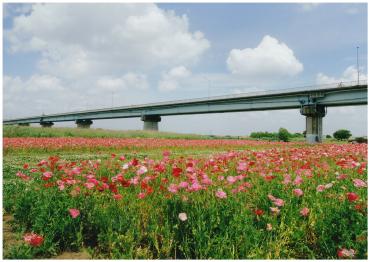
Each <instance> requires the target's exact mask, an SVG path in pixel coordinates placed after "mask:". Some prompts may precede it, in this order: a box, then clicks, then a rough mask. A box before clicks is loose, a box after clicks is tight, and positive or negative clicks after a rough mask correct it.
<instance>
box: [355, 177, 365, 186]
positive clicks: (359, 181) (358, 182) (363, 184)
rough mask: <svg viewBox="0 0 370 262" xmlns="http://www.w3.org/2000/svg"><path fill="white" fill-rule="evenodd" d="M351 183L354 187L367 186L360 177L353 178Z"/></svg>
mask: <svg viewBox="0 0 370 262" xmlns="http://www.w3.org/2000/svg"><path fill="white" fill-rule="evenodd" d="M353 185H354V186H355V187H367V184H366V182H364V181H362V180H361V179H358V178H355V179H353Z"/></svg>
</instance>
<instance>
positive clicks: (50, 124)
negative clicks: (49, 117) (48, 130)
mask: <svg viewBox="0 0 370 262" xmlns="http://www.w3.org/2000/svg"><path fill="white" fill-rule="evenodd" d="M40 125H41V126H42V127H52V126H53V125H54V123H53V122H50V121H49V122H40Z"/></svg>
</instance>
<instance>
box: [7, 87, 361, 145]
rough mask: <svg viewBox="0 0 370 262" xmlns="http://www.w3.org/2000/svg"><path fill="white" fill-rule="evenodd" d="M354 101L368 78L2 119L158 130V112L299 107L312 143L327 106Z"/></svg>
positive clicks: (319, 131)
mask: <svg viewBox="0 0 370 262" xmlns="http://www.w3.org/2000/svg"><path fill="white" fill-rule="evenodd" d="M353 105H367V80H363V81H356V82H341V83H336V84H330V85H321V86H310V87H302V88H291V89H284V90H282V89H280V90H275V91H263V92H254V93H246V94H238V95H228V96H216V97H209V98H200V99H189V100H177V101H170V102H163V103H151V104H143V105H134V106H123V107H114V108H103V109H95V110H86V111H76V112H68V113H60V114H50V115H42V116H34V117H24V118H17V119H8V120H4V121H3V123H4V124H5V125H6V124H19V125H29V124H30V123H40V124H41V126H43V127H51V126H52V125H53V124H54V122H62V121H75V123H76V124H77V127H80V128H89V127H90V125H91V124H92V123H93V121H92V120H96V119H113V118H129V117H140V118H141V120H142V121H143V122H144V130H158V123H159V122H160V121H161V116H169V115H188V114H209V113H226V112H242V111H260V110H281V109H300V113H301V114H302V115H303V116H305V117H306V140H307V142H309V143H314V142H321V141H322V119H323V117H324V116H325V115H326V108H327V107H334V106H353Z"/></svg>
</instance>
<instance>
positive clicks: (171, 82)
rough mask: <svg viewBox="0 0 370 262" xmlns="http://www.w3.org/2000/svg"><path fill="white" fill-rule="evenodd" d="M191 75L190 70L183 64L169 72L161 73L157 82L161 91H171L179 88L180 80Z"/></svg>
mask: <svg viewBox="0 0 370 262" xmlns="http://www.w3.org/2000/svg"><path fill="white" fill-rule="evenodd" d="M190 75H191V72H190V71H189V70H188V69H186V67H184V66H178V67H174V68H172V69H171V70H170V71H169V72H166V73H163V74H162V79H161V80H160V81H159V83H158V88H159V90H161V91H173V90H175V89H177V88H179V85H180V82H181V81H182V80H184V79H186V78H187V77H189V76H190Z"/></svg>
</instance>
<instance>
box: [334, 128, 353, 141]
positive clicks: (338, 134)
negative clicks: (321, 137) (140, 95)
mask: <svg viewBox="0 0 370 262" xmlns="http://www.w3.org/2000/svg"><path fill="white" fill-rule="evenodd" d="M351 136H352V134H351V132H350V131H349V130H346V129H339V130H337V131H335V132H334V133H333V137H334V138H335V139H337V140H347V139H348V138H350V137H351Z"/></svg>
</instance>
